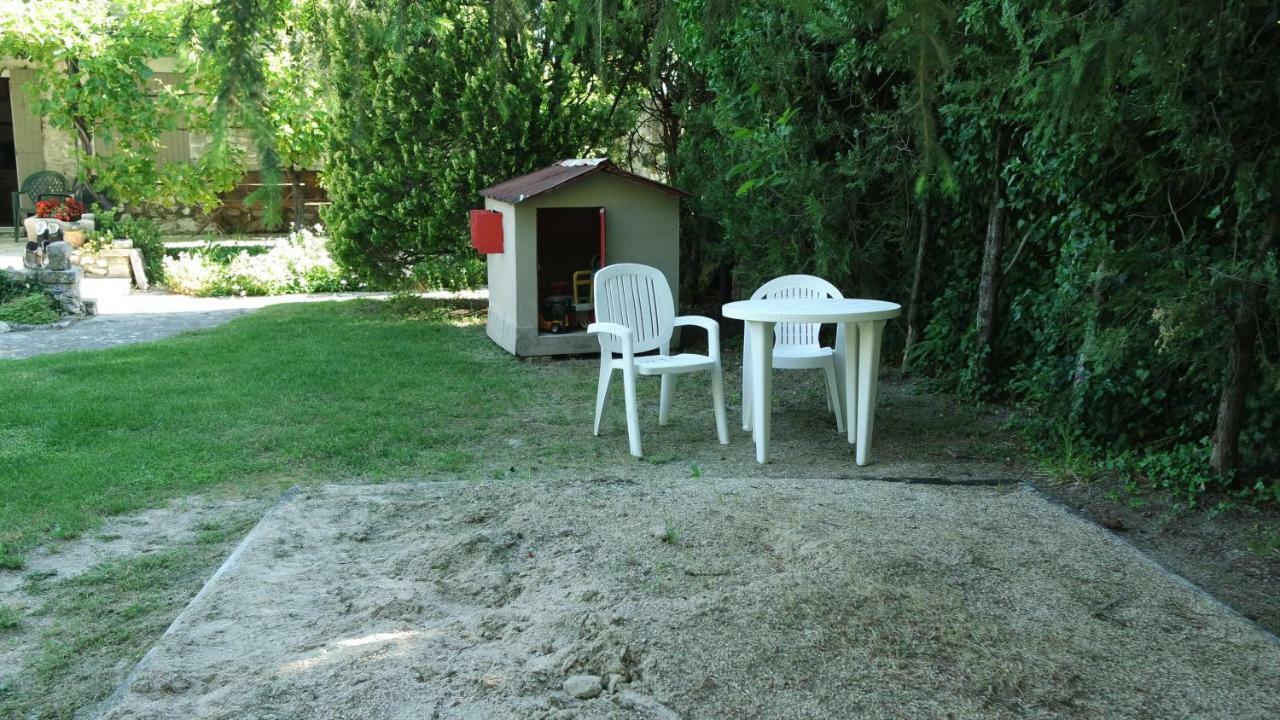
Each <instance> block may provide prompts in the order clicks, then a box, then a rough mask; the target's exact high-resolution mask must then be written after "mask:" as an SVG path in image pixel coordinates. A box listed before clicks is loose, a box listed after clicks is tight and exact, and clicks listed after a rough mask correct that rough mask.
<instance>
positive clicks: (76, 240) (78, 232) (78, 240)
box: [22, 217, 93, 247]
mask: <svg viewBox="0 0 1280 720" xmlns="http://www.w3.org/2000/svg"><path fill="white" fill-rule="evenodd" d="M41 221H44V222H46V223H49V224H50V226H52V225H58V226H59V227H61V228H62V233H63V239H64V240H66V241H67V243H68V244H69V245H71V246H72V247H80V246H81V245H83V244H84V241H85V231H87V230H92V229H93V220H89V222H87V223H86V222H84V221H83V220H77V221H76V222H67V221H65V220H58V219H56V218H38V217H29V218H27V219H25V220H23V221H22V226H23V227H24V228H26V230H27V240H29V241H32V242H34V241H35V239H36V224H37V223H39V222H41Z"/></svg>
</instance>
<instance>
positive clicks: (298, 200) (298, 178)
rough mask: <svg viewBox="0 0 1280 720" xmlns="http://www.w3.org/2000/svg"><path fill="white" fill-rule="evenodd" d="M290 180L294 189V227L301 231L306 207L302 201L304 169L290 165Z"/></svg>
mask: <svg viewBox="0 0 1280 720" xmlns="http://www.w3.org/2000/svg"><path fill="white" fill-rule="evenodd" d="M289 182H290V186H291V188H292V189H293V229H294V230H297V231H301V230H302V224H303V217H302V214H303V212H304V210H305V208H304V205H303V202H302V200H303V197H302V187H303V184H302V169H301V168H299V167H298V166H297V165H290V166H289Z"/></svg>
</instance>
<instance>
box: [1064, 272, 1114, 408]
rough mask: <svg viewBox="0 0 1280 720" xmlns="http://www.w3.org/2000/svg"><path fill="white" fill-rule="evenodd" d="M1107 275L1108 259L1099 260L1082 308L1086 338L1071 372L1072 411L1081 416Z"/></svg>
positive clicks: (1077, 353) (1089, 378)
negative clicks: (1091, 285)
mask: <svg viewBox="0 0 1280 720" xmlns="http://www.w3.org/2000/svg"><path fill="white" fill-rule="evenodd" d="M1106 275H1107V260H1106V258H1103V259H1101V260H1099V261H1098V267H1097V269H1095V270H1094V272H1093V287H1092V290H1091V291H1090V293H1089V304H1088V305H1087V306H1085V307H1084V308H1081V309H1080V312H1082V313H1083V314H1084V317H1085V327H1084V338H1083V339H1082V340H1081V341H1080V347H1079V349H1077V350H1076V366H1075V370H1073V371H1072V372H1071V411H1072V412H1073V413H1075V414H1076V416H1077V417H1079V415H1080V413H1081V412H1082V411H1083V410H1084V406H1085V397H1086V394H1087V392H1088V390H1089V385H1090V380H1091V378H1092V374H1091V373H1090V371H1089V363H1088V360H1089V358H1090V357H1091V356H1092V355H1093V354H1094V352H1095V351H1096V350H1097V347H1098V314H1099V312H1101V310H1102V300H1103V297H1102V288H1103V283H1104V278H1105V277H1106Z"/></svg>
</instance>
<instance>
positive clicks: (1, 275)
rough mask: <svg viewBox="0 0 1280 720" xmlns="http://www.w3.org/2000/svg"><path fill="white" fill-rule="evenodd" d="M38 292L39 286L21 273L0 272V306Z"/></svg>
mask: <svg viewBox="0 0 1280 720" xmlns="http://www.w3.org/2000/svg"><path fill="white" fill-rule="evenodd" d="M35 292H40V285H39V283H37V282H36V281H35V280H32V279H31V278H30V277H27V276H26V275H25V274H22V273H11V272H4V271H0V304H3V303H7V302H9V301H10V300H15V299H17V298H20V297H23V296H24V295H30V294H31V293H35Z"/></svg>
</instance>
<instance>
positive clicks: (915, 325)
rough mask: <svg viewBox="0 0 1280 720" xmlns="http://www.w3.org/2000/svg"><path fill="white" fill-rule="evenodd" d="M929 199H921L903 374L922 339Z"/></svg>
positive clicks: (928, 230)
mask: <svg viewBox="0 0 1280 720" xmlns="http://www.w3.org/2000/svg"><path fill="white" fill-rule="evenodd" d="M929 233H930V229H929V198H927V197H924V198H921V199H920V242H919V243H917V244H916V264H915V269H914V270H912V273H911V295H910V296H909V297H908V298H907V339H906V341H905V342H904V343H903V346H902V372H904V373H905V372H906V371H907V363H909V362H910V360H911V349H912V348H913V347H915V344H916V341H917V340H918V339H919V338H920V283H921V280H922V279H923V277H924V256H925V249H926V248H927V247H928V246H929Z"/></svg>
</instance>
